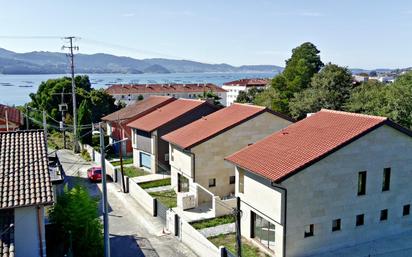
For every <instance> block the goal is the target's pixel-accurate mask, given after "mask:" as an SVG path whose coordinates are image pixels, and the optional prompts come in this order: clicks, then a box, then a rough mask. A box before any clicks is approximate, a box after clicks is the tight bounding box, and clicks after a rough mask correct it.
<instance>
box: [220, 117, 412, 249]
mask: <svg viewBox="0 0 412 257" xmlns="http://www.w3.org/2000/svg"><path fill="white" fill-rule="evenodd" d="M411 136H412V133H411V131H409V130H407V129H405V128H403V127H401V126H399V125H397V124H395V123H393V122H392V121H390V120H388V119H387V118H384V117H377V116H368V115H361V114H354V113H346V112H339V111H330V110H321V111H319V112H317V113H315V114H313V115H311V116H309V117H307V118H305V119H303V120H301V121H299V122H297V123H294V124H292V125H290V126H289V127H287V128H285V129H283V130H281V131H279V132H276V133H274V134H272V135H270V136H268V137H267V138H265V139H263V140H261V141H259V142H257V143H256V144H253V145H251V146H248V147H246V148H244V149H242V150H241V151H239V152H236V153H234V154H232V155H230V156H229V157H227V158H226V160H228V161H229V162H230V163H233V164H234V165H235V166H236V195H237V196H239V197H240V199H241V209H242V220H241V224H242V235H243V236H245V237H247V238H250V239H252V240H253V241H254V242H256V243H257V244H259V245H260V246H261V247H262V249H266V250H267V251H268V252H269V253H271V254H273V256H308V255H315V254H319V253H322V252H327V251H331V250H334V249H339V248H342V247H348V246H353V245H356V244H359V243H364V242H369V241H372V240H375V239H380V238H384V237H386V236H389V235H392V234H399V233H402V232H404V231H407V230H412V215H411V214H410V206H411V204H412V187H411V185H410V184H411V180H412V169H411V166H412V138H411Z"/></svg>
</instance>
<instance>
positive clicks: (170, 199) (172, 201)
mask: <svg viewBox="0 0 412 257" xmlns="http://www.w3.org/2000/svg"><path fill="white" fill-rule="evenodd" d="M149 195H151V196H152V197H154V198H156V199H157V200H158V201H160V202H161V203H162V204H163V205H165V206H166V207H168V208H173V207H176V206H177V203H176V192H175V191H174V190H168V191H160V192H151V193H149Z"/></svg>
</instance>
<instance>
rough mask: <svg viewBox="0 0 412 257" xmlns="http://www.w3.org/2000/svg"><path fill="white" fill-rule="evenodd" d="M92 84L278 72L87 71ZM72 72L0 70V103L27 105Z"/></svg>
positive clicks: (217, 80) (211, 79)
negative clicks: (7, 72) (51, 82)
mask: <svg viewBox="0 0 412 257" xmlns="http://www.w3.org/2000/svg"><path fill="white" fill-rule="evenodd" d="M87 75H88V76H89V78H90V82H91V83H92V87H93V88H107V87H108V85H109V84H130V83H139V84H149V83H186V84H187V83H213V84H216V85H218V86H222V85H223V83H225V82H228V81H232V80H237V79H241V78H272V77H274V76H275V75H276V73H214V72H212V73H168V74H113V73H112V74H87ZM64 76H69V75H67V74H41V75H2V74H0V103H1V104H7V105H10V106H13V105H16V106H17V105H24V104H25V103H27V102H29V101H30V96H29V94H30V93H35V92H37V88H38V87H39V85H40V84H41V82H42V81H46V80H48V79H53V78H60V77H64Z"/></svg>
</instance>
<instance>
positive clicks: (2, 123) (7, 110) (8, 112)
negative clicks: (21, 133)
mask: <svg viewBox="0 0 412 257" xmlns="http://www.w3.org/2000/svg"><path fill="white" fill-rule="evenodd" d="M23 124H24V122H23V114H22V113H21V112H20V110H18V109H16V108H14V107H10V106H7V105H4V104H0V131H14V130H18V129H19V128H20V127H21V126H22V125H23Z"/></svg>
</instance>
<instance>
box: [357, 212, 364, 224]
mask: <svg viewBox="0 0 412 257" xmlns="http://www.w3.org/2000/svg"><path fill="white" fill-rule="evenodd" d="M363 224H365V214H359V215H356V226H362V225H363Z"/></svg>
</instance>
